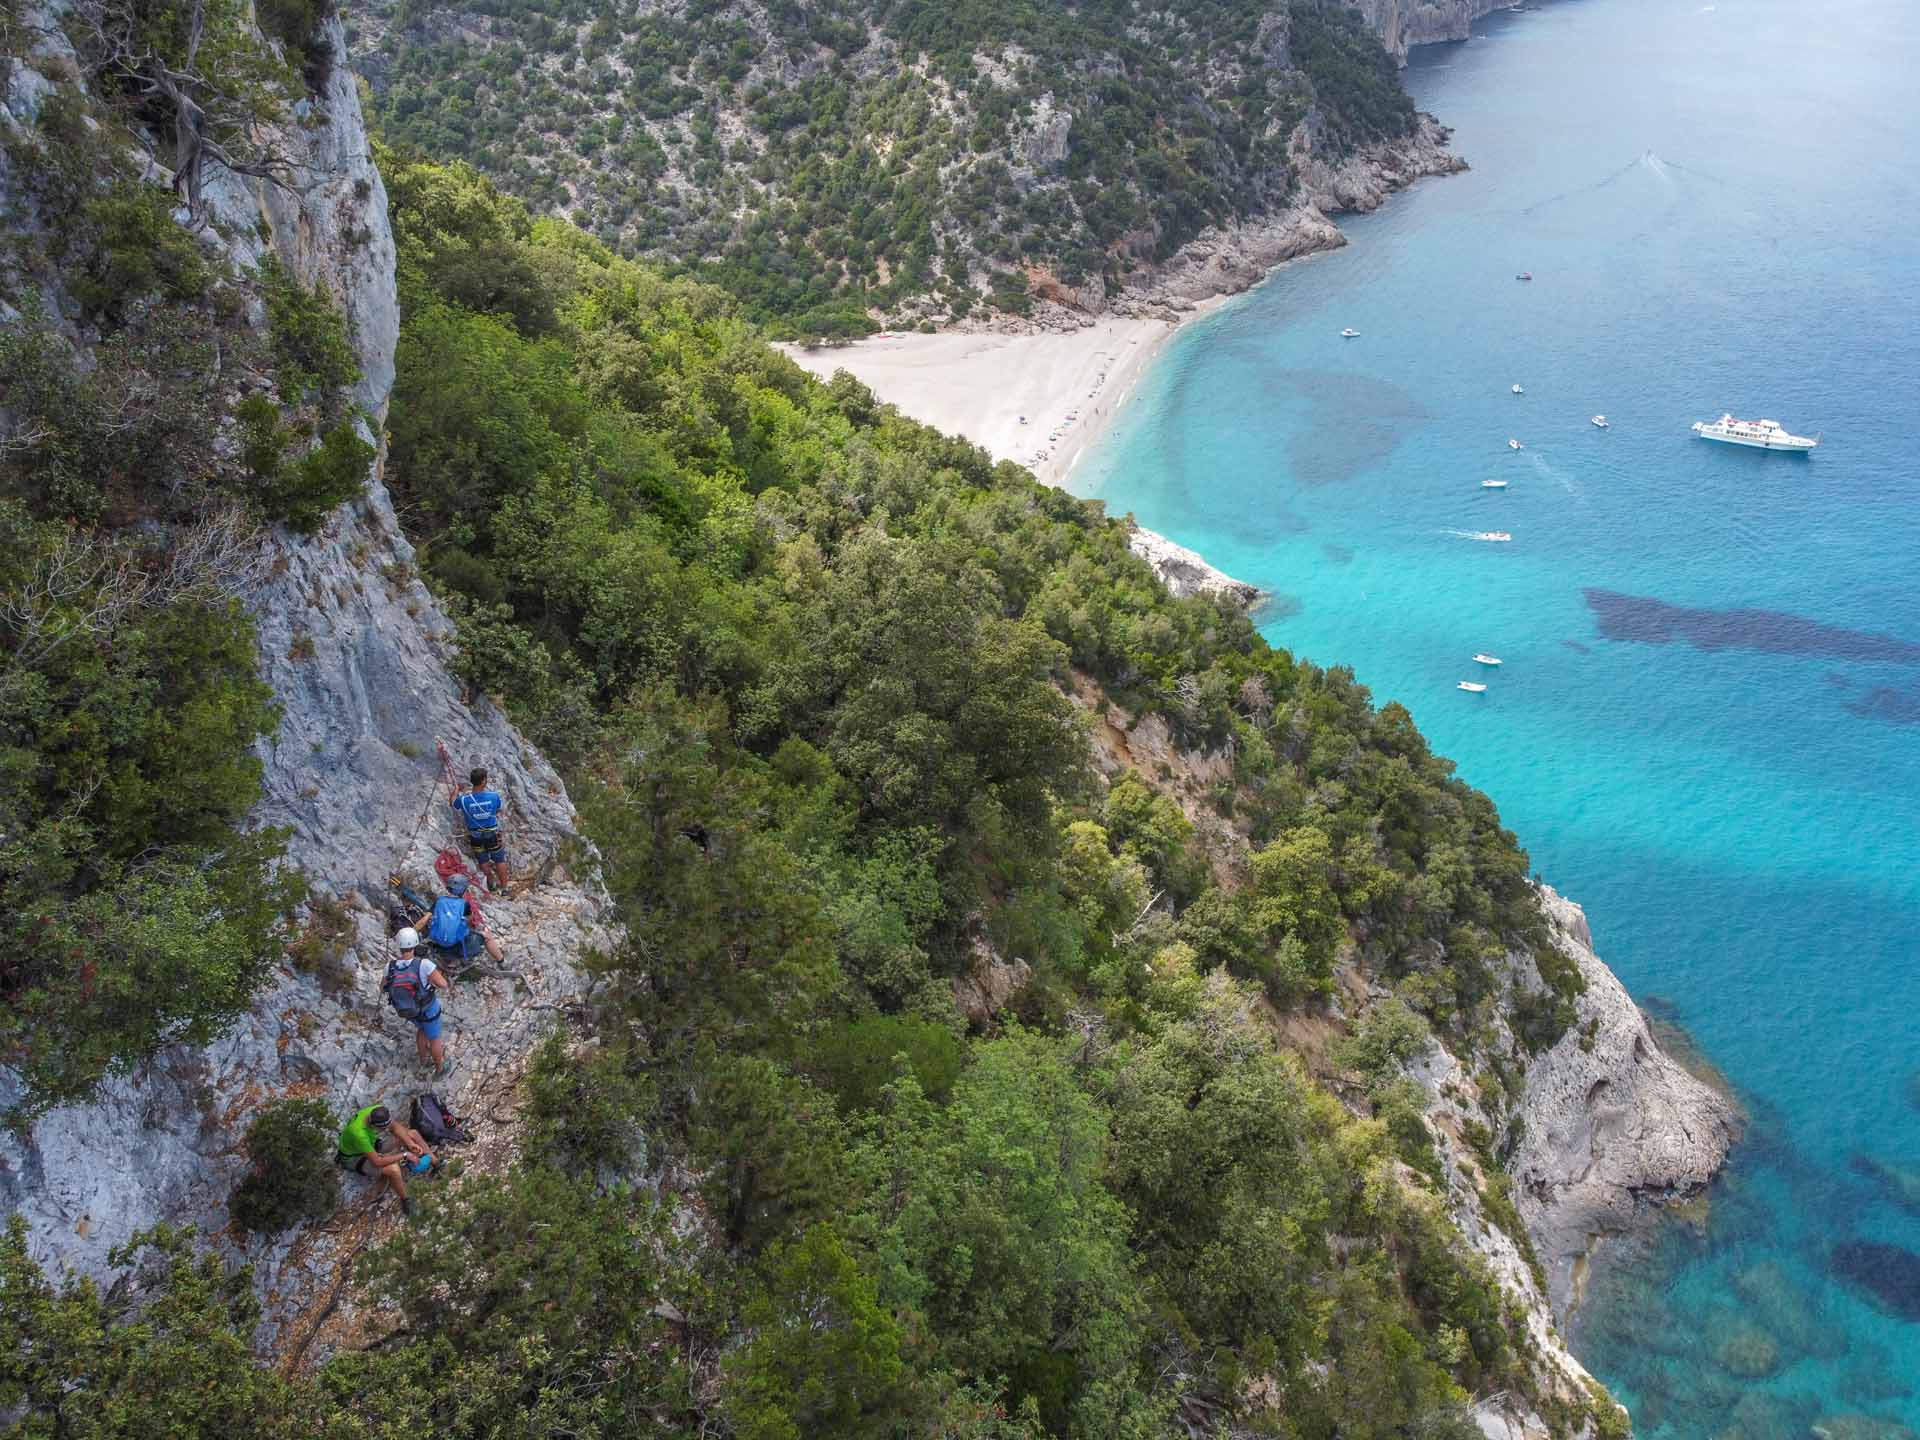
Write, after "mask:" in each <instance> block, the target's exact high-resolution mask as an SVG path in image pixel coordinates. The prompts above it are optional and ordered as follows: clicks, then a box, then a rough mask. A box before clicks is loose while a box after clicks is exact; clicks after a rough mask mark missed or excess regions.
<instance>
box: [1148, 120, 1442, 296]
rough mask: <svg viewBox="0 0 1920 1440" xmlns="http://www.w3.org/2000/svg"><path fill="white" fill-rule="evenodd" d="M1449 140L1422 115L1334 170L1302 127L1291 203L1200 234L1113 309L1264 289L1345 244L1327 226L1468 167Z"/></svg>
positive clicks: (1296, 138) (1295, 142) (1291, 142)
mask: <svg viewBox="0 0 1920 1440" xmlns="http://www.w3.org/2000/svg"><path fill="white" fill-rule="evenodd" d="M1451 134H1452V132H1451V131H1449V130H1448V129H1447V127H1446V126H1444V125H1442V124H1441V123H1440V122H1439V121H1438V120H1436V119H1434V118H1433V117H1432V116H1431V115H1424V114H1423V115H1421V116H1420V117H1419V119H1418V123H1417V124H1416V126H1415V128H1414V132H1413V134H1412V135H1410V136H1407V137H1406V138H1405V139H1401V140H1391V141H1386V142H1383V143H1381V144H1378V145H1370V146H1368V147H1366V148H1365V149H1363V150H1360V151H1357V152H1355V153H1354V154H1352V155H1349V156H1347V157H1346V158H1345V159H1343V160H1341V161H1339V162H1338V163H1337V164H1336V163H1329V162H1327V161H1325V160H1323V159H1321V158H1319V156H1318V155H1317V154H1316V153H1315V150H1314V145H1313V137H1312V133H1311V131H1310V130H1309V128H1308V127H1307V126H1306V125H1305V124H1304V123H1302V124H1301V125H1299V126H1296V127H1295V129H1294V131H1293V133H1292V134H1291V135H1290V136H1289V137H1288V141H1287V144H1288V152H1289V158H1290V159H1291V160H1292V162H1293V164H1294V166H1295V168H1296V172H1297V173H1298V175H1299V188H1298V190H1297V191H1296V192H1295V197H1294V200H1293V203H1291V204H1290V205H1289V206H1288V207H1287V208H1286V209H1285V210H1282V211H1280V212H1279V213H1277V214H1275V215H1271V216H1268V217H1266V218H1264V219H1258V220H1247V221H1242V222H1239V223H1236V224H1234V225H1230V226H1224V227H1220V226H1214V227H1209V228H1208V229H1206V230H1203V231H1202V232H1201V233H1200V234H1199V235H1197V236H1196V237H1195V238H1194V239H1193V240H1191V241H1189V242H1188V243H1187V244H1186V245H1185V246H1183V247H1182V248H1181V249H1180V250H1179V251H1178V252H1177V253H1175V254H1174V255H1172V256H1171V257H1169V258H1168V259H1166V260H1165V261H1163V262H1161V263H1160V264H1159V265H1156V266H1153V267H1150V268H1148V269H1144V270H1140V271H1136V272H1135V273H1134V274H1133V275H1131V276H1129V277H1128V282H1127V288H1126V289H1125V290H1124V291H1122V292H1121V293H1120V294H1119V295H1117V296H1115V297H1114V299H1113V301H1112V304H1111V308H1112V310H1113V312H1114V313H1116V314H1122V315H1136V314H1137V315H1153V314H1159V313H1162V312H1164V311H1167V310H1168V309H1169V308H1171V309H1172V310H1174V311H1176V312H1177V311H1178V310H1179V309H1181V308H1182V307H1184V306H1187V305H1191V304H1192V303H1194V302H1197V301H1201V300H1207V299H1211V298H1212V297H1214V296H1216V295H1231V294H1235V293H1237V292H1239V291H1241V290H1247V289H1250V288H1252V287H1253V286H1255V285H1257V284H1259V283H1260V282H1261V281H1262V280H1264V279H1265V278H1266V277H1267V275H1268V274H1269V273H1270V272H1271V271H1272V270H1273V268H1274V267H1275V266H1276V265H1282V264H1285V263H1286V262H1287V261H1289V260H1297V259H1299V258H1300V257H1301V256H1303V255H1311V254H1314V253H1316V252H1318V251H1321V250H1335V249H1338V248H1339V247H1340V246H1342V245H1344V244H1346V243H1347V239H1346V236H1344V235H1343V234H1341V233H1340V227H1339V226H1337V225H1335V224H1334V223H1333V220H1332V219H1331V218H1330V217H1331V216H1334V215H1340V214H1357V213H1365V212H1367V211H1371V210H1376V209H1378V208H1379V207H1380V206H1381V205H1382V204H1383V203H1384V202H1385V201H1386V199H1387V197H1388V196H1390V195H1392V194H1394V193H1395V192H1396V191H1399V190H1404V189H1406V188H1407V187H1408V186H1409V185H1411V184H1413V182H1414V181H1416V180H1418V179H1421V178H1422V177H1424V176H1429V175H1451V174H1454V173H1456V172H1458V171H1461V170H1464V169H1466V168H1467V162H1466V161H1464V160H1462V159H1461V158H1460V157H1459V156H1458V155H1455V154H1454V153H1453V151H1452V150H1450V149H1448V148H1447V142H1448V140H1449V138H1450V137H1451Z"/></svg>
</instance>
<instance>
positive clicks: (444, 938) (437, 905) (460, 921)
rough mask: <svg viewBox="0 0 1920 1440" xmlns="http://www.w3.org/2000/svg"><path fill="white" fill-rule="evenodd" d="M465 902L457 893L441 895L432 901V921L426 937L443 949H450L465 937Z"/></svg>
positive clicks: (466, 927)
mask: <svg viewBox="0 0 1920 1440" xmlns="http://www.w3.org/2000/svg"><path fill="white" fill-rule="evenodd" d="M467 929H468V926H467V902H466V901H465V900H462V899H461V898H460V897H459V896H458V895H442V896H441V897H440V898H439V899H438V900H436V901H434V902H433V923H432V924H430V925H429V926H428V927H427V938H428V939H429V940H431V941H433V943H434V944H436V945H438V946H441V947H442V948H443V949H448V950H451V949H453V948H455V947H456V946H458V945H459V944H460V943H461V942H462V941H463V940H465V939H466V938H467Z"/></svg>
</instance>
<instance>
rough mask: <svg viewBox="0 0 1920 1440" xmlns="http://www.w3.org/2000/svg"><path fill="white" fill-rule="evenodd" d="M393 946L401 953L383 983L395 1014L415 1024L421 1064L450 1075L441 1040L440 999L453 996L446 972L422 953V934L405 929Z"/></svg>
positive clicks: (417, 1049) (438, 1074) (444, 1048)
mask: <svg viewBox="0 0 1920 1440" xmlns="http://www.w3.org/2000/svg"><path fill="white" fill-rule="evenodd" d="M393 943H394V944H395V945H396V946H398V947H399V950H400V953H399V955H398V956H396V957H395V958H394V960H393V961H392V962H391V963H390V964H389V965H388V966H387V978H386V979H385V980H383V981H382V982H381V983H380V988H381V990H382V991H384V992H385V993H386V997H387V1003H388V1004H389V1005H391V1006H393V1011H394V1014H396V1015H398V1016H399V1017H400V1018H401V1019H402V1020H407V1021H410V1022H412V1024H413V1046H414V1049H415V1050H416V1051H417V1052H418V1053H419V1056H420V1064H421V1065H422V1066H425V1067H431V1069H432V1072H433V1074H434V1076H435V1077H436V1078H437V1077H438V1076H441V1075H444V1074H446V1073H447V1042H446V1041H444V1040H442V1039H441V1038H440V996H439V995H436V994H435V993H434V992H435V991H436V990H438V991H441V992H443V993H444V994H446V995H447V996H448V997H451V996H452V994H453V984H452V982H451V981H449V980H448V979H447V976H446V972H445V971H444V970H442V969H441V968H440V967H439V966H438V965H435V964H434V963H433V961H431V960H429V959H428V958H427V957H426V956H425V955H422V954H421V953H420V932H419V931H418V930H415V929H414V928H413V927H412V926H411V925H408V926H404V927H403V928H402V929H401V931H400V933H399V934H398V935H395V936H394V937H393Z"/></svg>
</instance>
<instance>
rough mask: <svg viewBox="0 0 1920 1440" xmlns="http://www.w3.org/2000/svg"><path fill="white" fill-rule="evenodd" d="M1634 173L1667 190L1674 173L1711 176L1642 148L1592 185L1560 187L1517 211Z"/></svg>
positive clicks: (1540, 207)
mask: <svg viewBox="0 0 1920 1440" xmlns="http://www.w3.org/2000/svg"><path fill="white" fill-rule="evenodd" d="M1637 172H1645V173H1647V174H1650V175H1653V176H1654V177H1655V178H1657V179H1658V180H1659V181H1660V182H1661V184H1663V185H1664V186H1666V187H1667V188H1668V189H1672V188H1673V183H1674V180H1673V177H1674V175H1675V173H1676V172H1678V173H1679V174H1682V175H1686V176H1690V177H1694V178H1697V179H1701V180H1712V179H1714V177H1713V176H1711V175H1702V174H1701V173H1700V172H1699V171H1697V170H1693V169H1690V168H1688V167H1687V166H1685V165H1681V164H1678V163H1676V162H1674V161H1672V160H1662V159H1661V158H1660V157H1659V156H1658V155H1656V154H1655V153H1654V152H1653V151H1652V150H1642V151H1641V152H1640V154H1639V155H1638V156H1636V157H1635V158H1634V159H1632V160H1630V161H1628V162H1627V163H1626V164H1625V165H1622V166H1621V167H1620V168H1619V169H1618V170H1615V171H1614V172H1613V173H1612V174H1610V175H1603V176H1602V177H1601V178H1600V179H1598V180H1596V181H1594V182H1593V184H1591V185H1583V186H1580V187H1579V188H1577V189H1573V190H1562V191H1561V192H1560V193H1559V194H1557V195H1549V196H1547V197H1546V198H1545V199H1544V200H1536V201H1534V202H1533V204H1531V205H1529V206H1527V207H1526V208H1525V209H1523V210H1522V211H1521V212H1520V213H1521V214H1522V215H1537V214H1539V213H1540V212H1541V211H1542V210H1545V209H1547V208H1548V207H1549V206H1553V205H1558V204H1560V203H1561V202H1562V201H1565V200H1577V199H1579V198H1580V197H1581V196H1583V195H1592V194H1595V193H1596V192H1598V191H1601V190H1605V189H1606V188H1607V187H1608V186H1610V185H1617V184H1619V183H1620V182H1621V181H1622V180H1624V179H1626V178H1627V177H1628V176H1629V175H1632V174H1635V173H1637ZM1716 183H1719V182H1716Z"/></svg>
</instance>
